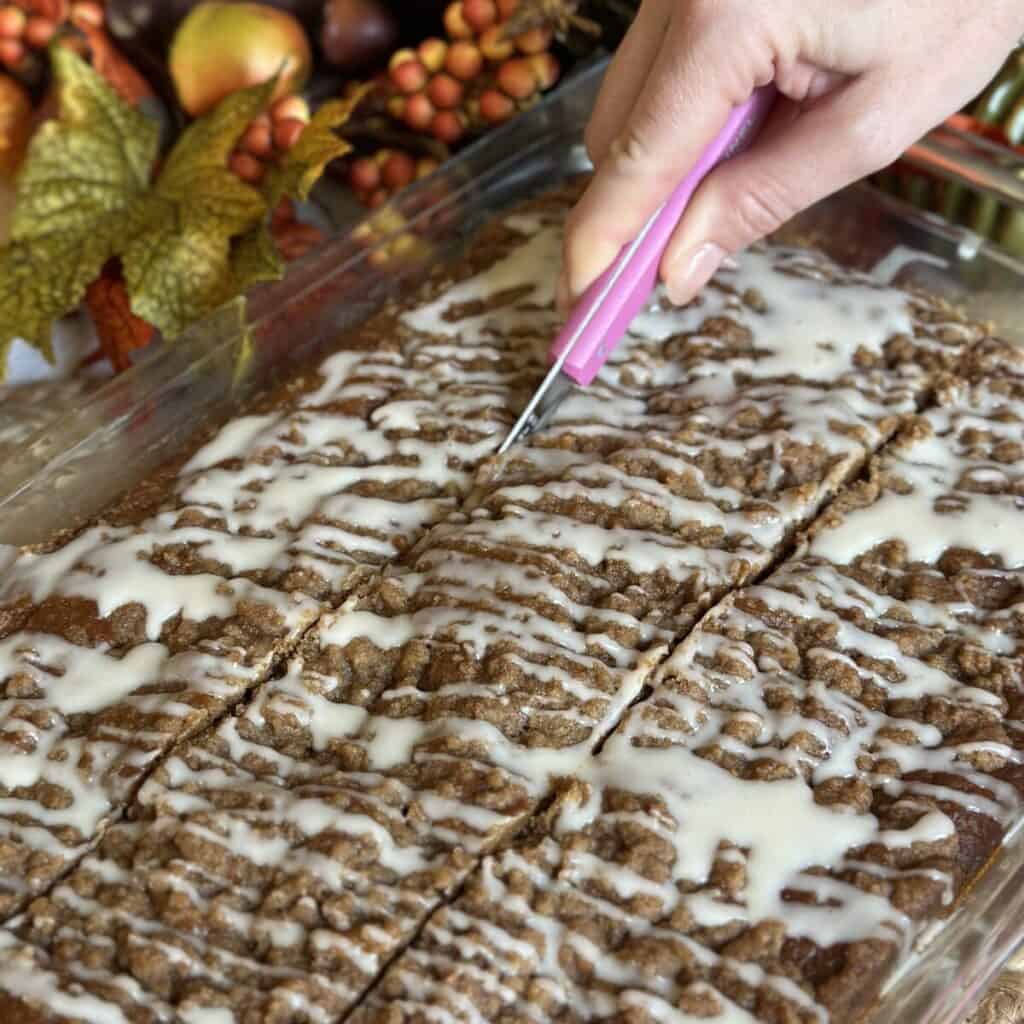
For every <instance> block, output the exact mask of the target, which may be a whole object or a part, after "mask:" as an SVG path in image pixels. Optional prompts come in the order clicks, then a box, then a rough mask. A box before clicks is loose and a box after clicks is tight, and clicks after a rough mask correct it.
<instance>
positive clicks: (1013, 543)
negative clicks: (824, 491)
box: [811, 455, 1024, 569]
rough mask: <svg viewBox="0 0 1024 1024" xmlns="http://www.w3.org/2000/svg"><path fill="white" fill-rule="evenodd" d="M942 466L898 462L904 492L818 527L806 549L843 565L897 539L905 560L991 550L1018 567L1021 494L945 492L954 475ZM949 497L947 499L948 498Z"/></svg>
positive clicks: (1022, 537) (1023, 534)
mask: <svg viewBox="0 0 1024 1024" xmlns="http://www.w3.org/2000/svg"><path fill="white" fill-rule="evenodd" d="M952 459H953V456H952V455H950V456H949V459H948V460H947V465H946V466H935V467H932V466H925V465H914V464H911V463H901V464H900V465H899V467H898V473H899V475H900V476H901V477H902V478H903V479H904V480H905V481H906V482H907V483H908V484H910V486H911V488H912V490H911V491H910V493H907V494H901V493H899V492H896V491H892V490H890V491H887V492H886V493H885V494H884V495H882V497H880V498H879V499H878V501H876V502H875V503H874V504H872V505H870V506H869V507H867V508H865V509H858V510H856V511H854V512H851V513H849V514H847V515H846V517H845V518H844V520H843V522H842V523H841V524H840V525H839V526H837V527H835V528H833V529H829V530H822V531H820V532H819V533H818V534H817V535H816V536H815V538H814V540H813V542H812V544H811V552H812V553H813V554H815V555H820V556H821V557H822V558H827V559H829V560H830V561H833V562H838V563H840V564H849V563H851V562H853V561H854V560H855V559H856V558H857V557H858V556H860V555H862V554H865V553H866V552H867V551H870V550H871V549H872V548H873V547H875V546H876V545H877V544H879V543H881V542H882V541H891V540H898V541H900V542H902V544H903V545H904V548H905V550H906V557H907V559H908V561H911V562H924V563H935V562H937V561H938V560H939V558H940V557H941V556H942V554H943V553H944V552H945V551H948V550H949V549H951V548H967V549H969V550H974V551H979V552H981V553H982V554H985V555H992V556H995V557H998V558H999V559H1001V560H1002V563H1003V565H1004V566H1005V567H1006V568H1008V569H1010V568H1014V569H1019V568H1024V497H1015V496H1013V495H1009V494H1007V495H997V494H976V493H974V494H972V493H969V492H966V491H959V492H957V493H956V495H955V497H954V496H952V495H951V494H950V491H951V490H952V487H953V485H954V483H955V480H953V479H951V478H950V473H949V471H948V469H949V466H948V463H949V462H952ZM951 498H952V500H951Z"/></svg>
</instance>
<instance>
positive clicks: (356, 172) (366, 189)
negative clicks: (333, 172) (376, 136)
mask: <svg viewBox="0 0 1024 1024" xmlns="http://www.w3.org/2000/svg"><path fill="white" fill-rule="evenodd" d="M438 166H439V164H438V161H437V160H435V159H434V158H433V157H429V156H424V157H419V158H417V157H414V156H412V155H410V154H409V153H406V152H404V151H403V150H401V149H387V148H385V149H378V150H377V152H376V153H373V154H371V155H370V156H360V157H357V158H356V159H355V160H353V161H352V162H351V163H350V164H349V168H348V183H349V185H350V187H351V188H352V191H353V192H354V193H355V194H356V198H357V199H359V201H360V202H361V203H363V204H364V205H366V206H368V207H370V209H371V210H374V209H376V208H377V207H378V206H382V205H383V204H384V203H386V202H387V201H388V200H389V199H390V198H391V197H392V196H393V195H394V194H395V193H396V192H399V191H401V190H402V189H403V188H405V186H406V185H411V184H412V183H413V182H414V181H419V180H420V178H425V177H426V176H427V175H428V174H432V173H433V172H434V171H436V170H437V168H438Z"/></svg>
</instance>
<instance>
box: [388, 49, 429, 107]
mask: <svg viewBox="0 0 1024 1024" xmlns="http://www.w3.org/2000/svg"><path fill="white" fill-rule="evenodd" d="M409 53H412V51H411V50H410V51H409ZM390 73H391V81H392V82H394V84H395V88H396V89H398V91H399V92H404V93H405V94H406V95H407V96H411V95H412V94H413V93H414V92H419V91H420V89H422V88H423V87H424V86H425V85H426V84H427V69H426V68H425V67H424V66H423V62H422V61H421V60H420V59H419V57H417V56H416V55H415V54H414V53H412V56H411V57H407V58H406V59H405V60H403V61H401V62H400V63H398V64H392V66H391V69H390Z"/></svg>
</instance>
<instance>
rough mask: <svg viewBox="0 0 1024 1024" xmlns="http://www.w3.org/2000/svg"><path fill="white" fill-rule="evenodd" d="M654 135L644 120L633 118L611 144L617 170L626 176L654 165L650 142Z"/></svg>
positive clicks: (653, 154)
mask: <svg viewBox="0 0 1024 1024" xmlns="http://www.w3.org/2000/svg"><path fill="white" fill-rule="evenodd" d="M655 137H656V135H652V131H651V128H650V127H649V126H648V124H647V122H646V120H637V119H634V120H633V121H632V122H631V123H630V124H629V125H628V126H627V127H626V130H625V131H624V132H623V133H622V134H621V135H620V136H619V137H618V138H617V139H616V140H615V142H614V143H613V145H612V151H613V153H614V155H615V161H616V163H617V164H618V167H619V170H620V171H622V172H623V173H624V174H626V175H627V176H628V175H633V174H636V173H637V172H642V171H647V170H649V169H651V168H652V167H656V166H657V164H656V161H655V153H654V149H653V147H652V144H651V139H652V138H655Z"/></svg>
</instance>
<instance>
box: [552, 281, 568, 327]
mask: <svg viewBox="0 0 1024 1024" xmlns="http://www.w3.org/2000/svg"><path fill="white" fill-rule="evenodd" d="M555 309H557V310H558V315H559V316H560V317H563V318H564V317H567V316H568V315H569V275H568V274H566V272H565V271H564V270H563V271H562V273H561V274H560V275H559V277H558V286H557V287H556V289H555Z"/></svg>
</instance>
